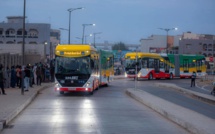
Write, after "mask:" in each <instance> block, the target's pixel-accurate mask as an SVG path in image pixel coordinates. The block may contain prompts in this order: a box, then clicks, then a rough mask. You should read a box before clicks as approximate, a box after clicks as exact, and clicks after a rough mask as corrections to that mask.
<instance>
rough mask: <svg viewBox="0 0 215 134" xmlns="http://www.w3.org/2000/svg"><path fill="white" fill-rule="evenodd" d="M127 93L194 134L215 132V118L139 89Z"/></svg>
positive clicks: (128, 90)
mask: <svg viewBox="0 0 215 134" xmlns="http://www.w3.org/2000/svg"><path fill="white" fill-rule="evenodd" d="M126 93H127V94H128V95H129V96H131V97H132V98H134V99H135V100H137V101H139V102H141V103H143V104H144V105H146V106H148V107H149V108H151V109H153V110H154V111H156V112H158V113H159V114H161V115H163V116H164V117H166V118H167V119H169V120H171V121H173V122H175V123H176V124H178V125H180V126H182V127H183V128H185V129H186V130H187V131H189V132H191V133H194V134H214V132H215V120H214V119H210V118H208V117H206V116H204V115H201V114H199V113H197V112H195V111H192V110H189V109H186V108H184V107H181V106H179V105H176V104H173V103H171V102H168V101H166V100H164V99H161V98H159V97H156V96H154V95H151V94H149V93H147V92H144V91H143V90H139V89H127V90H126Z"/></svg>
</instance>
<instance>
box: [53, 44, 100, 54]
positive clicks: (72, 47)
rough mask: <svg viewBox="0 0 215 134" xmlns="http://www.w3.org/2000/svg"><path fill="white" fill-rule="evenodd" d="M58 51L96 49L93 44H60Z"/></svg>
mask: <svg viewBox="0 0 215 134" xmlns="http://www.w3.org/2000/svg"><path fill="white" fill-rule="evenodd" d="M55 50H56V51H64V52H67V51H68V52H69V51H87V50H94V51H96V49H95V48H94V47H93V46H90V45H82V44H70V45H69V44H62V45H61V44H58V45H57V47H56V49H55Z"/></svg>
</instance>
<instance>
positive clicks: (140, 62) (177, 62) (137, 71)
mask: <svg viewBox="0 0 215 134" xmlns="http://www.w3.org/2000/svg"><path fill="white" fill-rule="evenodd" d="M125 59H126V62H125V77H127V78H147V79H149V80H150V79H154V78H155V79H161V78H165V79H172V78H174V77H180V78H190V77H191V75H192V73H193V72H196V74H197V76H204V75H205V74H206V65H205V57H204V55H188V54H157V53H143V52H137V53H136V52H129V53H127V54H126V55H125Z"/></svg>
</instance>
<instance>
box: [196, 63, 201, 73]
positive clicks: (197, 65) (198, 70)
mask: <svg viewBox="0 0 215 134" xmlns="http://www.w3.org/2000/svg"><path fill="white" fill-rule="evenodd" d="M196 71H197V73H201V72H202V60H197V61H196Z"/></svg>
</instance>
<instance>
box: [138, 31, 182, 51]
mask: <svg viewBox="0 0 215 134" xmlns="http://www.w3.org/2000/svg"><path fill="white" fill-rule="evenodd" d="M180 37H181V36H180V35H178V36H168V37H167V36H166V35H151V36H150V37H148V38H146V39H141V40H140V42H141V46H140V51H141V52H146V53H166V52H167V51H168V53H178V51H177V49H176V50H175V49H172V48H174V47H178V46H179V39H180ZM167 48H168V50H167Z"/></svg>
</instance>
